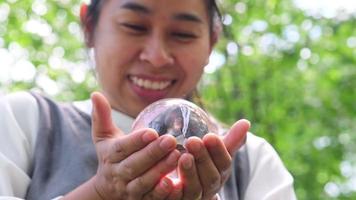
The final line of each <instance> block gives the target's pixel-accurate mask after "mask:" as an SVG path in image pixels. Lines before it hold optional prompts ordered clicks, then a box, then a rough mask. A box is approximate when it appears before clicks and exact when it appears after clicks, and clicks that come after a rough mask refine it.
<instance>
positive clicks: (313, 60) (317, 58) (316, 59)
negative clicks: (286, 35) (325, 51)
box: [310, 53, 320, 65]
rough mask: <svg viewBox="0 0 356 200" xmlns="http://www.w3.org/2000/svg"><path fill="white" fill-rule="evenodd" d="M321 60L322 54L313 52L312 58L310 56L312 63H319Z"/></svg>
mask: <svg viewBox="0 0 356 200" xmlns="http://www.w3.org/2000/svg"><path fill="white" fill-rule="evenodd" d="M319 61H320V56H319V55H317V54H315V53H313V54H312V56H311V58H310V63H311V64H313V65H315V64H318V62H319Z"/></svg>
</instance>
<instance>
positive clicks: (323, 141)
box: [313, 136, 331, 150]
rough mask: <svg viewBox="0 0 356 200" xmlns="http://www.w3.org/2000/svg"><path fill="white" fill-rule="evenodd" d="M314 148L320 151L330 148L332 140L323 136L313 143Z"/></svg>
mask: <svg viewBox="0 0 356 200" xmlns="http://www.w3.org/2000/svg"><path fill="white" fill-rule="evenodd" d="M313 144H314V147H315V148H316V149H318V150H321V149H324V148H325V147H328V146H330V144H331V139H330V137H328V136H321V137H319V138H317V139H315V140H314V141H313Z"/></svg>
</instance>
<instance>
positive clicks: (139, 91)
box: [130, 81, 168, 103]
mask: <svg viewBox="0 0 356 200" xmlns="http://www.w3.org/2000/svg"><path fill="white" fill-rule="evenodd" d="M130 83H131V84H130V85H131V88H132V90H133V91H134V92H135V93H136V95H137V96H139V97H140V98H141V99H143V100H144V101H146V102H149V103H153V102H155V101H157V100H160V99H163V98H164V97H166V95H167V93H168V91H167V88H166V89H164V90H149V89H145V88H142V87H139V86H137V85H135V84H134V83H132V82H131V81H130Z"/></svg>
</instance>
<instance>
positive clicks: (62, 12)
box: [56, 9, 67, 20]
mask: <svg viewBox="0 0 356 200" xmlns="http://www.w3.org/2000/svg"><path fill="white" fill-rule="evenodd" d="M56 17H57V19H58V20H65V19H66V18H67V11H66V10H64V9H61V10H59V11H58V12H57V15H56Z"/></svg>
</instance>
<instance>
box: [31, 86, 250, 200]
mask: <svg viewBox="0 0 356 200" xmlns="http://www.w3.org/2000/svg"><path fill="white" fill-rule="evenodd" d="M31 94H32V95H33V96H34V97H35V98H36V100H37V103H38V105H39V132H38V135H37V141H36V147H35V154H34V155H35V156H34V159H33V165H32V170H31V172H30V176H31V179H32V181H31V184H30V186H29V188H28V191H27V195H26V199H28V200H32V199H33V200H49V199H52V198H54V197H57V196H61V195H65V194H67V193H68V192H70V191H72V190H73V189H75V188H76V187H77V186H79V185H80V184H82V183H84V182H85V181H87V180H88V179H90V178H91V177H92V176H93V175H95V173H96V170H97V164H98V161H97V156H96V152H95V147H94V145H93V143H92V139H91V119H90V116H89V115H87V114H86V113H83V112H81V111H80V110H78V109H77V108H75V107H74V106H73V105H72V104H58V103H55V102H54V101H52V100H50V99H48V98H45V97H43V96H40V95H38V94H35V93H31ZM248 177H249V166H248V157H247V152H246V151H245V150H240V151H239V152H238V153H237V154H236V156H235V158H234V162H233V172H232V175H231V177H230V178H229V180H228V181H227V183H226V184H225V185H224V187H223V189H222V190H221V192H220V196H221V197H222V199H224V200H242V199H243V196H244V192H245V189H246V186H247V184H248Z"/></svg>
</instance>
